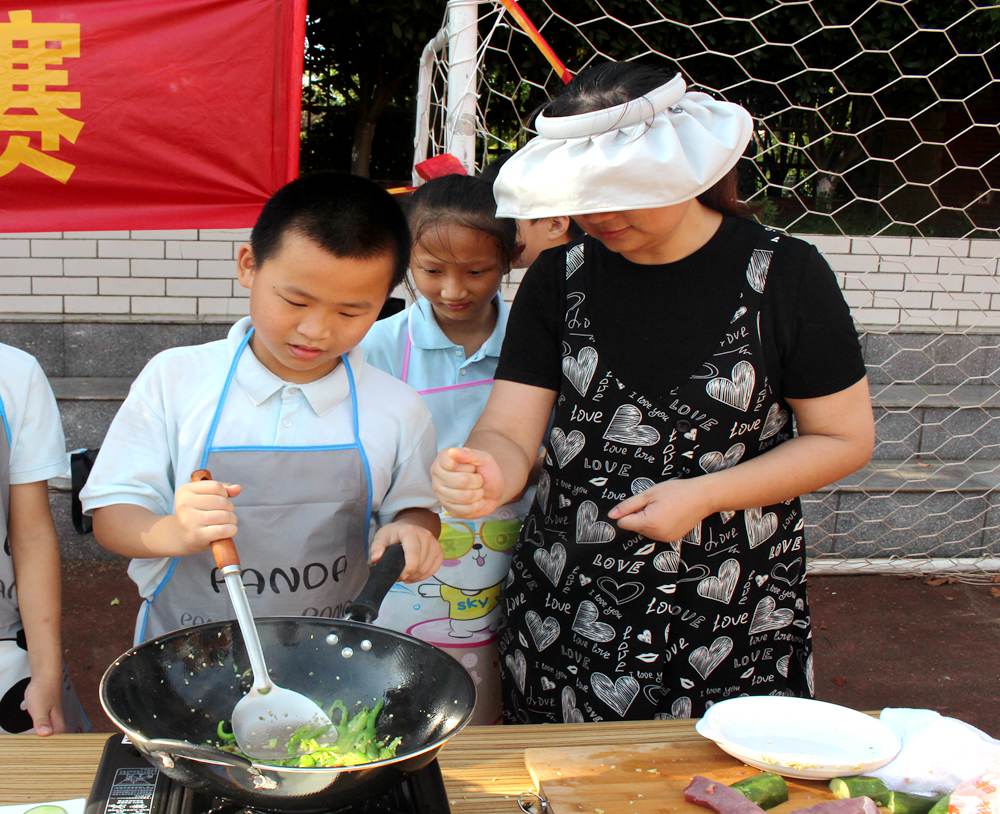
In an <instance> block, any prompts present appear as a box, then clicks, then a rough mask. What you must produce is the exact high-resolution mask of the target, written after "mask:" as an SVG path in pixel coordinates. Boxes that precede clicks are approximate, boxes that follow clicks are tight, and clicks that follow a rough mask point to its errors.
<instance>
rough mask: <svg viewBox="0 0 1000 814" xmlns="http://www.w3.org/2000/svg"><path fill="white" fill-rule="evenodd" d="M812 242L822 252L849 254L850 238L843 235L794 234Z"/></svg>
mask: <svg viewBox="0 0 1000 814" xmlns="http://www.w3.org/2000/svg"><path fill="white" fill-rule="evenodd" d="M795 237H800V238H802V239H803V240H805V241H807V242H809V243H812V244H813V246H815V247H816V248H817V249H819V250H820V251H821V252H822V253H823V254H850V253H851V239H850V238H849V237H844V236H843V235H795Z"/></svg>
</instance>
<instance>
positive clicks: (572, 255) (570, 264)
mask: <svg viewBox="0 0 1000 814" xmlns="http://www.w3.org/2000/svg"><path fill="white" fill-rule="evenodd" d="M582 265H583V244H582V243H577V244H576V245H575V246H571V247H570V248H569V249H568V250H567V251H566V279H567V280H568V279H569V278H570V277H572V276H573V275H574V274H576V272H577V270H578V269H579V268H580V266H582Z"/></svg>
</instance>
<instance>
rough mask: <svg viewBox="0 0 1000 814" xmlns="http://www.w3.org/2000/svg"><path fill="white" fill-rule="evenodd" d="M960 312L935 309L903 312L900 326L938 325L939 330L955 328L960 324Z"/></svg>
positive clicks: (917, 309) (913, 309)
mask: <svg viewBox="0 0 1000 814" xmlns="http://www.w3.org/2000/svg"><path fill="white" fill-rule="evenodd" d="M959 313H960V312H959V311H939V310H937V309H934V308H930V309H925V308H912V309H908V310H905V311H903V313H902V316H901V317H900V320H899V324H900V325H902V326H904V327H908V326H917V325H920V326H926V325H936V326H937V327H939V328H954V327H955V325H957V324H958V322H957V320H958V314H959Z"/></svg>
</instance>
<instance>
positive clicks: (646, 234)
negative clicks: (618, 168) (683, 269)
mask: <svg viewBox="0 0 1000 814" xmlns="http://www.w3.org/2000/svg"><path fill="white" fill-rule="evenodd" d="M692 203H693V201H684V202H683V203H679V204H673V205H671V206H659V207H655V208H653V209H625V210H622V211H620V212H599V213H594V214H591V215H574V216H573V220H575V221H576V222H577V223H578V224H579V226H580V228H581V229H583V231H585V232H586V233H587V234H588V235H590V236H591V237H595V238H597V239H598V240H599V241H601V243H603V244H604V245H605V246H606V247H607V248H608V249H609V250H610V251H613V252H615V253H616V254H620V255H622V256H623V257H625V258H626V259H628V260H631V261H632V262H633V263H644V264H649V263H662V262H667V261H665V260H663V259H662V254H663V251H664V247H665V246H667V245H669V244H671V243H672V242H674V241H676V239H677V236H678V233H679V232H680V231H681V228H680V227H681V226H682V224H683V223H684V221H685V219H686V218H687V217H688V216H689V215H690V214H692V207H691V204H692Z"/></svg>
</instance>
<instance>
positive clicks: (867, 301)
mask: <svg viewBox="0 0 1000 814" xmlns="http://www.w3.org/2000/svg"><path fill="white" fill-rule="evenodd" d="M873 297H874V295H873V294H872V292H871V291H857V290H855V291H844V299H845V300H847V304H848V305H849V306H851V308H870V307H871V306H872V298H873Z"/></svg>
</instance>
